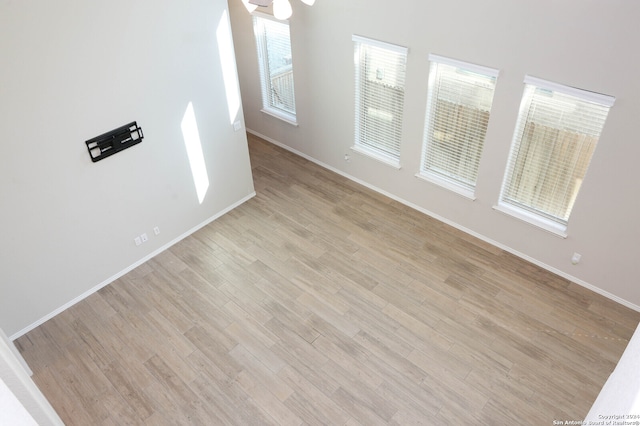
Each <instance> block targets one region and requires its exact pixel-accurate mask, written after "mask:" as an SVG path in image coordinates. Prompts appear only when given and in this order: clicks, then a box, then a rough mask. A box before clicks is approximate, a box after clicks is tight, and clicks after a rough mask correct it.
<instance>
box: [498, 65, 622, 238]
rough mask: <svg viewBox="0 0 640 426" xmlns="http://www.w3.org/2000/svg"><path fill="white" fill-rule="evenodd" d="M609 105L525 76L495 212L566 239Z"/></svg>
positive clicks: (586, 94)
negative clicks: (516, 121)
mask: <svg viewBox="0 0 640 426" xmlns="http://www.w3.org/2000/svg"><path fill="white" fill-rule="evenodd" d="M613 102H614V98H612V97H610V96H606V95H600V94H597V93H593V92H587V91H584V90H580V89H575V88H572V87H567V86H563V85H560V84H556V83H552V82H548V81H544V80H540V79H537V78H534V77H529V76H527V78H526V79H525V89H524V95H523V98H522V103H521V105H520V114H519V117H518V123H517V126H516V131H515V134H514V138H513V143H512V146H511V154H510V156H509V164H508V166H507V172H506V174H505V180H504V183H503V185H502V193H501V196H500V202H499V205H498V209H500V210H503V211H506V212H507V213H509V214H512V215H514V216H516V217H519V218H520V219H524V220H526V221H528V222H531V223H534V224H536V225H538V226H541V227H542V228H544V229H547V230H549V231H551V232H554V233H556V234H559V235H561V236H563V237H566V229H567V223H568V220H569V216H570V214H571V210H572V208H573V204H574V202H575V200H576V197H577V195H578V191H579V190H580V185H581V184H582V181H583V179H584V176H585V174H586V172H587V167H588V166H589V162H590V161H591V157H592V155H593V151H594V150H595V148H596V144H597V143H598V139H599V138H600V133H601V132H602V128H603V126H604V123H605V120H606V118H607V114H608V113H609V108H610V107H611V106H612V105H613Z"/></svg>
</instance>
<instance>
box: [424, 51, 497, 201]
mask: <svg viewBox="0 0 640 426" xmlns="http://www.w3.org/2000/svg"><path fill="white" fill-rule="evenodd" d="M429 62H432V63H433V62H435V63H438V64H443V65H449V66H452V67H456V68H462V69H466V70H469V71H472V72H476V73H478V74H482V75H486V76H489V77H494V78H498V76H499V75H500V70H498V69H495V68H489V67H485V66H482V65H476V64H472V63H469V62H463V61H459V60H457V59H451V58H447V57H444V56H440V55H436V54H433V53H430V54H429ZM435 77H436V76H435V75H429V87H431V86H432V84H433V80H432V79H435ZM429 100H430V98H428V99H427V110H426V114H425V130H426V126H427V122H428V120H429V117H430V116H431V112H432V108H433V106H432V104H431V102H429ZM424 148H425V144H424V141H423V148H422V149H423V150H424ZM421 157H422V158H421V160H420V170H419V171H418V173H416V177H417V178H420V179H422V180H425V181H427V182H430V183H433V184H435V185H438V186H441V187H443V188H445V189H448V190H449V191H452V192H454V193H456V194H458V195H462V196H463V197H465V198H468V199H470V200H471V201H475V200H476V196H475V185H474V186H473V189H470V188H468V187H466V186H464V185H462V184H460V183H459V182H457V181H455V180H453V179H447V177H446V176H443V175H441V174H439V173H435V172H431V171H429V170H423V169H424V162H425V156H424V155H422V156H421Z"/></svg>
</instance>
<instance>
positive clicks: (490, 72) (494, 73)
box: [429, 53, 500, 78]
mask: <svg viewBox="0 0 640 426" xmlns="http://www.w3.org/2000/svg"><path fill="white" fill-rule="evenodd" d="M429 62H437V63H439V64H444V65H450V66H452V67H456V68H463V69H465V70H469V71H473V72H475V73H478V74H482V75H486V76H489V77H495V78H498V77H499V75H500V70H498V69H495V68H489V67H484V66H482V65H476V64H472V63H469V62H464V61H458V60H457V59H451V58H447V57H444V56H440V55H434V54H433V53H430V54H429Z"/></svg>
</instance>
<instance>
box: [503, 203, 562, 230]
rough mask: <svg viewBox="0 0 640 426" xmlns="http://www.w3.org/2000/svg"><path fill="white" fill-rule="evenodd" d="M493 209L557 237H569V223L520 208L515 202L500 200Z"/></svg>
mask: <svg viewBox="0 0 640 426" xmlns="http://www.w3.org/2000/svg"><path fill="white" fill-rule="evenodd" d="M493 209H494V210H496V211H499V212H500V213H504V214H506V215H508V216H511V217H514V218H516V219H519V220H521V221H523V222H526V223H528V224H530V225H533V226H536V227H538V228H540V229H543V230H545V231H547V232H550V233H551V234H553V235H555V236H557V237H560V238H567V236H568V234H567V225H563V224H561V223H558V222H556V221H554V220H551V219H546V218H544V217H543V216H540V215H537V214H534V213H531V212H530V211H528V210H525V209H520V208H518V207H516V206H514V205H513V204H509V203H504V202H498V204H497V205H495V206H493Z"/></svg>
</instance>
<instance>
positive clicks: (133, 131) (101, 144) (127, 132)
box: [85, 121, 144, 163]
mask: <svg viewBox="0 0 640 426" xmlns="http://www.w3.org/2000/svg"><path fill="white" fill-rule="evenodd" d="M143 138H144V135H143V134H142V128H141V127H140V126H138V123H136V122H135V121H133V122H131V123H129V124H126V125H124V126H120V127H118V128H117V129H113V130H111V131H110V132H107V133H103V134H101V135H100V136H96V137H95V138H91V139H89V140H88V141H86V142H85V143H86V144H87V149H88V150H89V156H90V157H91V161H93V162H94V163H95V162H96V161H100V160H102V159H103V158H107V157H109V156H111V155H113V154H115V153H116V152H120V151H122V150H124V149H127V148H129V147H132V146H133V145H136V144H139V143H140V142H142V139H143Z"/></svg>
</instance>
